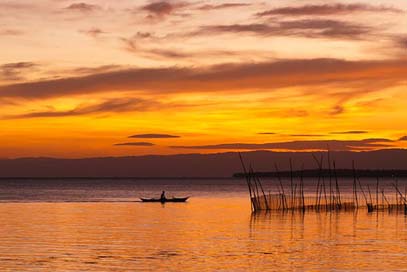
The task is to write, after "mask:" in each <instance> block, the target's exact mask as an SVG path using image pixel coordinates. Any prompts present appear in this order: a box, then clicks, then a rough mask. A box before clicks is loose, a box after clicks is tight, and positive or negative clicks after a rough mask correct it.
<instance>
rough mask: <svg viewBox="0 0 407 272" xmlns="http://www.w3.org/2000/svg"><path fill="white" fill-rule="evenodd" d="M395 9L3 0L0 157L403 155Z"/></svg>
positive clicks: (404, 68)
mask: <svg viewBox="0 0 407 272" xmlns="http://www.w3.org/2000/svg"><path fill="white" fill-rule="evenodd" d="M406 12H407V2H405V1H401V0H392V1H384V0H380V1H374V2H372V1H367V0H360V1H357V2H355V1H347V0H340V1H337V2H335V3H329V4H327V3H326V1H304V2H300V3H299V2H298V1H291V0H290V1H273V2H271V1H267V2H264V1H257V0H256V1H246V2H245V1H200V2H193V1H169V0H168V1H144V0H142V1H141V0H140V1H130V0H120V1H115V2H112V1H108V0H103V1H100V0H99V1H95V0H94V1H92V0H84V1H71V0H64V1H52V0H38V1H36V2H35V3H27V1H23V0H9V1H6V2H3V3H0V40H1V43H0V49H1V50H0V106H1V107H0V128H1V130H0V139H1V142H2V144H1V145H0V157H11V158H15V157H39V156H48V157H66V158H74V157H75V158H76V157H78V158H81V157H96V156H122V155H144V154H179V153H211V152H223V151H237V150H258V149H267V150H275V151H284V150H285V151H286V150H288V151H302V150H315V149H316V150H319V149H323V147H324V146H330V147H331V148H332V149H334V150H335V149H337V150H354V151H359V150H375V149H382V148H407V141H406V139H405V136H406V135H407V125H406V122H405V120H406V118H407V107H406V105H407V104H406V102H405V101H407V92H406V87H407V77H406V76H405V75H406V74H407V54H406V46H407V20H405V15H406ZM146 134H147V135H146ZM137 135H138V136H137ZM130 136H136V137H130ZM237 144H239V145H237Z"/></svg>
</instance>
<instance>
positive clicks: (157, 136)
mask: <svg viewBox="0 0 407 272" xmlns="http://www.w3.org/2000/svg"><path fill="white" fill-rule="evenodd" d="M180 137H181V136H178V135H170V134H157V133H150V134H136V135H131V136H129V138H136V139H168V138H180Z"/></svg>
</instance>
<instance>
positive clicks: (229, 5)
mask: <svg viewBox="0 0 407 272" xmlns="http://www.w3.org/2000/svg"><path fill="white" fill-rule="evenodd" d="M248 6H251V4H250V3H223V4H219V5H211V4H207V5H203V6H200V7H199V8H198V9H199V10H220V9H227V8H241V7H248Z"/></svg>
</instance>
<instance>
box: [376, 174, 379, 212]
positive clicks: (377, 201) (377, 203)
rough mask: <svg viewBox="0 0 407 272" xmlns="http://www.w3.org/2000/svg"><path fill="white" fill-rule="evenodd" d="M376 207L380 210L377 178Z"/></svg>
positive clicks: (377, 179)
mask: <svg viewBox="0 0 407 272" xmlns="http://www.w3.org/2000/svg"><path fill="white" fill-rule="evenodd" d="M376 181H377V182H376V206H377V209H379V177H376Z"/></svg>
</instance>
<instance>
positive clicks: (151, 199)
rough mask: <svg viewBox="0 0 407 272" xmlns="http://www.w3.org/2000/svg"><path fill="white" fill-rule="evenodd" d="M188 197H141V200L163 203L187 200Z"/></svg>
mask: <svg viewBox="0 0 407 272" xmlns="http://www.w3.org/2000/svg"><path fill="white" fill-rule="evenodd" d="M188 198H189V196H188V197H173V198H164V199H161V198H140V200H141V201H143V202H161V203H166V202H186V201H187V200H188Z"/></svg>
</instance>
